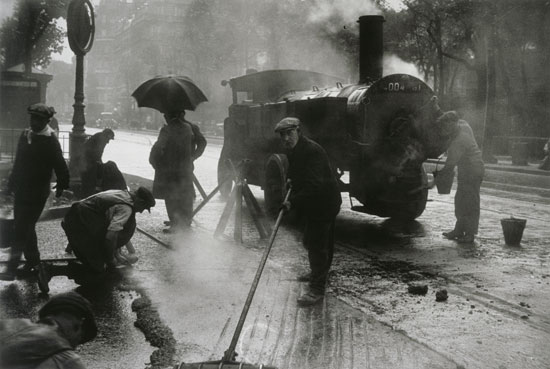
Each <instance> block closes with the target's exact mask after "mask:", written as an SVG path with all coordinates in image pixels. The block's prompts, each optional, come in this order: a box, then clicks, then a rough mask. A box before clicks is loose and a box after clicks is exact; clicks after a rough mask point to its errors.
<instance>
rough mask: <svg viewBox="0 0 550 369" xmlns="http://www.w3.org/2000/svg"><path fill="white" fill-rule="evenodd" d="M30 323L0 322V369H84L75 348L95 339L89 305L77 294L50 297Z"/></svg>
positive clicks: (93, 320)
mask: <svg viewBox="0 0 550 369" xmlns="http://www.w3.org/2000/svg"><path fill="white" fill-rule="evenodd" d="M38 317H39V320H38V322H37V323H33V322H31V321H30V320H29V319H5V320H0V368H3V369H24V368H34V369H49V368H60V369H62V368H66V369H69V368H70V369H85V366H84V364H83V363H82V361H81V360H80V356H78V354H77V353H76V352H75V348H76V347H77V346H78V345H80V344H83V343H86V342H88V341H91V340H92V339H94V338H95V336H96V335H97V326H96V323H95V318H94V314H93V311H92V305H91V304H90V302H89V301H88V300H86V299H85V298H84V297H82V296H81V295H79V294H78V293H76V292H67V293H62V294H59V295H56V296H53V297H52V298H51V299H50V300H49V301H48V302H47V303H46V304H45V305H44V306H43V307H42V308H41V309H40V310H39V311H38Z"/></svg>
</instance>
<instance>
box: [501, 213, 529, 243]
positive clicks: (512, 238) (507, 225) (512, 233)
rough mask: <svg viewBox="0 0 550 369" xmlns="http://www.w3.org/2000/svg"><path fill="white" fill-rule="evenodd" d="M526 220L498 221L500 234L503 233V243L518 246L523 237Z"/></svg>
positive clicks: (510, 219)
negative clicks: (500, 228) (500, 229)
mask: <svg viewBox="0 0 550 369" xmlns="http://www.w3.org/2000/svg"><path fill="white" fill-rule="evenodd" d="M526 223H527V220H526V219H517V218H505V219H501V220H500V224H501V225H502V232H503V233H504V242H506V244H507V245H510V246H518V245H519V244H520V243H521V238H522V237H523V230H524V229H525V224H526Z"/></svg>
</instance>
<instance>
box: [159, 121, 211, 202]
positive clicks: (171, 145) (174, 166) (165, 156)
mask: <svg viewBox="0 0 550 369" xmlns="http://www.w3.org/2000/svg"><path fill="white" fill-rule="evenodd" d="M205 147H206V139H205V138H204V136H203V135H202V133H201V132H200V129H199V127H198V126H197V125H196V124H193V123H191V122H188V121H186V120H184V119H174V120H172V121H170V122H169V123H168V124H166V125H164V127H162V128H161V130H160V133H159V137H158V139H157V142H155V144H154V145H153V147H152V149H151V154H150V155H149V163H150V164H151V165H152V166H153V168H154V169H155V178H154V182H153V195H154V196H155V198H157V199H165V198H166V197H167V196H173V195H174V194H179V193H181V194H183V193H187V192H189V190H190V189H191V190H192V189H193V169H194V166H193V161H194V160H195V159H197V158H198V157H200V156H201V155H202V153H203V152H204V149H205Z"/></svg>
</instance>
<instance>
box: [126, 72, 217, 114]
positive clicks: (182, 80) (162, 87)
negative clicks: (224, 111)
mask: <svg viewBox="0 0 550 369" xmlns="http://www.w3.org/2000/svg"><path fill="white" fill-rule="evenodd" d="M132 96H133V97H134V98H135V99H136V101H137V103H138V106H139V107H147V108H153V109H157V110H158V111H160V112H161V113H174V112H180V111H183V110H195V108H196V107H197V105H199V104H200V103H201V102H203V101H208V99H207V98H206V96H204V93H203V92H202V91H201V90H200V89H199V88H198V87H197V85H195V83H194V82H193V81H192V80H191V79H190V78H189V77H185V76H172V75H168V76H159V77H155V78H151V79H150V80H148V81H145V82H143V83H142V84H141V85H140V86H139V87H138V88H136V90H135V91H134V92H133V93H132Z"/></svg>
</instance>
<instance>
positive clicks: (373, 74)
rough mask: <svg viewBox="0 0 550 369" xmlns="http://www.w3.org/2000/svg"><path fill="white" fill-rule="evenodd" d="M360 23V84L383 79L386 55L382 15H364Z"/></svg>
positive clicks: (360, 18)
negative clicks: (383, 62)
mask: <svg viewBox="0 0 550 369" xmlns="http://www.w3.org/2000/svg"><path fill="white" fill-rule="evenodd" d="M357 22H358V23H359V83H367V82H371V81H376V80H377V79H380V78H382V72H383V66H382V57H383V55H384V38H383V29H384V27H383V23H384V17H383V16H381V15H363V16H361V17H359V20H358V21H357Z"/></svg>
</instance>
